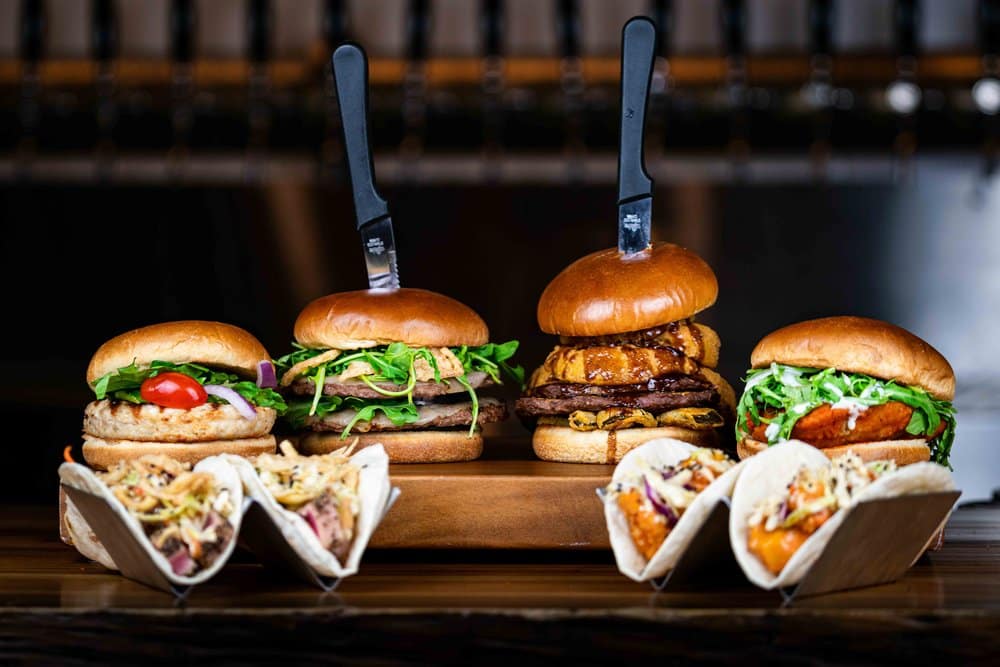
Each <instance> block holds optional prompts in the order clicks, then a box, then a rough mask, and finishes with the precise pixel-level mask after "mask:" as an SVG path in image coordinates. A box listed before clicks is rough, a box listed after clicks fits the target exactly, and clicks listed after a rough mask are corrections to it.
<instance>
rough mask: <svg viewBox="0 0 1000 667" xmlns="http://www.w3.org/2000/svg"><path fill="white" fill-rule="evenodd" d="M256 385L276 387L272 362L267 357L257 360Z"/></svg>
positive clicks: (275, 376)
mask: <svg viewBox="0 0 1000 667" xmlns="http://www.w3.org/2000/svg"><path fill="white" fill-rule="evenodd" d="M257 386H258V387H260V388H261V389H276V388H277V386H278V377H277V375H275V373H274V364H272V363H271V362H270V361H269V360H267V359H265V360H264V361H259V362H257Z"/></svg>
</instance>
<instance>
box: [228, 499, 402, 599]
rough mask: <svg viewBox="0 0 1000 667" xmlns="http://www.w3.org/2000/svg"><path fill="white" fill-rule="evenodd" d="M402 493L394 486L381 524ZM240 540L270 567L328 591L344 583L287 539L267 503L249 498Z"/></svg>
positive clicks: (383, 512)
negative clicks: (309, 560)
mask: <svg viewBox="0 0 1000 667" xmlns="http://www.w3.org/2000/svg"><path fill="white" fill-rule="evenodd" d="M399 494H400V491H399V489H398V488H395V487H393V488H392V490H391V491H390V493H389V498H388V499H387V500H386V503H385V507H384V508H383V509H382V515H381V516H380V517H379V521H378V522H377V523H381V521H382V519H383V518H385V515H386V514H387V513H388V512H389V510H390V509H391V508H392V506H393V504H394V503H395V502H396V499H397V498H399ZM240 540H241V542H242V543H243V544H245V545H246V547H247V548H248V549H250V551H252V552H253V553H254V555H255V556H257V558H258V559H260V562H261V563H263V564H264V565H265V566H266V567H269V568H271V569H273V570H275V571H278V572H284V573H287V574H289V575H291V576H294V577H295V578H297V579H299V580H301V581H304V582H305V583H307V584H309V585H311V586H315V587H317V588H319V589H321V590H323V591H324V592H326V593H329V592H331V591H333V590H335V589H336V588H337V586H339V585H340V582H341V580H342V577H330V576H327V575H323V574H320V573H318V572H316V570H314V569H313V567H312V566H311V565H309V563H307V562H306V561H305V560H304V559H303V558H302V557H301V556H300V555H299V554H298V552H297V551H295V549H294V548H293V547H292V545H291V544H289V542H288V540H286V539H285V537H284V535H283V534H282V532H281V527H280V526H278V524H276V523H275V521H274V518H273V517H272V516H271V515H270V514H269V513H268V512H267V510H266V509H264V506H263V505H261V504H260V503H259V502H257V501H256V500H253V499H252V498H249V499H248V500H247V506H246V508H245V510H244V514H243V526H242V529H241V531H240Z"/></svg>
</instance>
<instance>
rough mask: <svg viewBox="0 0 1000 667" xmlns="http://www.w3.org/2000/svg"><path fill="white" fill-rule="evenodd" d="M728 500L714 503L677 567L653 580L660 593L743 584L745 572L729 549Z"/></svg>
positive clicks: (678, 560) (654, 587)
mask: <svg viewBox="0 0 1000 667" xmlns="http://www.w3.org/2000/svg"><path fill="white" fill-rule="evenodd" d="M729 507H730V503H729V498H726V497H722V498H720V499H719V500H718V502H716V503H715V506H714V507H712V510H711V511H710V512H709V513H708V516H707V517H706V518H705V522H704V523H703V524H702V525H701V528H699V529H698V531H697V532H696V533H695V534H694V537H693V538H692V539H691V542H690V543H689V544H688V545H687V548H686V549H684V552H683V553H682V554H681V556H680V558H678V559H677V563H676V564H675V565H674V567H673V568H672V569H671V570H670V571H669V572H667V573H666V574H665V575H664V576H662V577H659V578H656V579H650V580H649V584H650V585H651V586H652V587H653V589H654V590H656V591H657V592H661V591H664V590H666V589H668V588H669V589H671V590H691V589H694V588H712V587H718V586H721V585H725V584H731V583H734V582H738V581H742V580H743V572H742V571H741V570H740V566H739V563H737V562H736V558H735V556H733V550H732V548H730V546H729Z"/></svg>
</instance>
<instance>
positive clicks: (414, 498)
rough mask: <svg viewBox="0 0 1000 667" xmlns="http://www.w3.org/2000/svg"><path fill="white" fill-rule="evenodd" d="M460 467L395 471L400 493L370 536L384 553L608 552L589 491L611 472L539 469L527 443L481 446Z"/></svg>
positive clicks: (605, 468) (541, 464) (565, 466)
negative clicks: (477, 456)
mask: <svg viewBox="0 0 1000 667" xmlns="http://www.w3.org/2000/svg"><path fill="white" fill-rule="evenodd" d="M484 450H485V451H484V454H483V458H481V459H479V460H476V461H469V462H466V463H427V464H396V465H392V466H390V469H389V475H390V477H391V478H392V483H393V486H398V487H399V489H400V490H401V491H402V494H401V495H400V497H399V500H398V501H397V502H396V504H395V506H393V508H392V509H391V510H390V511H389V513H388V514H387V515H386V517H385V519H384V520H383V522H382V524H381V525H380V526H379V527H378V530H376V531H375V534H374V535H373V536H372V540H371V543H370V544H371V546H372V547H373V548H387V549H607V548H610V542H609V541H608V531H607V527H606V526H605V523H604V510H603V508H602V506H601V502H600V500H599V499H598V497H597V494H596V489H597V488H598V487H600V486H605V485H606V484H608V482H609V481H610V480H611V473H612V471H613V470H614V466H613V465H593V464H586V463H581V464H574V463H550V462H547V461H539V460H537V459H535V458H534V454H532V452H531V445H530V443H529V442H527V441H526V440H522V439H517V440H500V441H491V440H487V442H486V445H485V447H484Z"/></svg>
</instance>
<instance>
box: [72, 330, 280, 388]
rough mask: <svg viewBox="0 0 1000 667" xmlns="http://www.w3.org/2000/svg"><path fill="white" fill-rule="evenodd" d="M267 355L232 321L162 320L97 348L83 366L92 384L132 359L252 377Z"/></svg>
mask: <svg viewBox="0 0 1000 667" xmlns="http://www.w3.org/2000/svg"><path fill="white" fill-rule="evenodd" d="M270 358H271V355H269V354H268V353H267V350H265V349H264V346H263V345H261V344H260V341H259V340H257V339H256V338H254V337H253V336H252V335H251V334H250V333H249V332H247V331H245V330H243V329H241V328H239V327H236V326H233V325H232V324H223V323H222V322H206V321H203V320H184V321H180V322H164V323H162V324H152V325H150V326H148V327H142V328H140V329H133V330H132V331H128V332H126V333H123V334H121V335H120V336H115V337H114V338H112V339H111V340H109V341H108V342H107V343H105V344H104V345H102V346H101V347H99V348H98V349H97V352H95V353H94V356H93V358H92V359H91V360H90V365H89V366H88V367H87V383H88V384H91V385H92V384H94V382H95V381H96V380H97V379H98V378H100V377H101V376H103V375H106V374H107V373H110V372H112V371H115V370H118V369H119V368H121V367H123V366H128V365H129V364H131V363H132V362H133V361H134V362H135V363H136V364H137V365H139V366H140V367H142V366H148V365H149V364H150V362H152V361H169V362H171V363H175V364H183V363H189V362H190V363H196V364H205V365H206V366H213V367H216V368H222V369H225V370H228V371H231V372H234V373H238V374H240V375H243V376H246V377H255V376H256V375H257V363H258V362H260V361H263V360H265V359H270Z"/></svg>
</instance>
